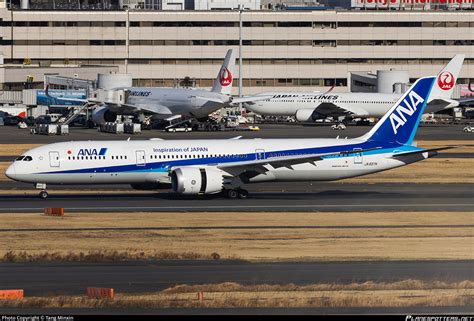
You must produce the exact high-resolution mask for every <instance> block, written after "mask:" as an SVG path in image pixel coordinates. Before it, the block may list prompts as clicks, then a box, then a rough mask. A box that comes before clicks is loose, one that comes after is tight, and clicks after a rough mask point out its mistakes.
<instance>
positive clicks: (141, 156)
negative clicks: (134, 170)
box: [135, 150, 146, 166]
mask: <svg viewBox="0 0 474 321" xmlns="http://www.w3.org/2000/svg"><path fill="white" fill-rule="evenodd" d="M135 156H136V159H137V166H145V164H146V160H145V151H144V150H137V151H135Z"/></svg>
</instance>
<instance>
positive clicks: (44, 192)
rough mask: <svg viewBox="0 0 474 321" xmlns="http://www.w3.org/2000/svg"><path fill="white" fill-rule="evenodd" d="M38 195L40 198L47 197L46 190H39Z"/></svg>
mask: <svg viewBox="0 0 474 321" xmlns="http://www.w3.org/2000/svg"><path fill="white" fill-rule="evenodd" d="M39 197H40V198H42V199H46V198H48V192H46V191H41V192H39Z"/></svg>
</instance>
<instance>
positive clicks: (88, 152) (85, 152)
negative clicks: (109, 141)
mask: <svg viewBox="0 0 474 321" xmlns="http://www.w3.org/2000/svg"><path fill="white" fill-rule="evenodd" d="M106 152H107V148H101V149H97V148H81V149H79V152H78V153H77V156H104V155H105V153H106Z"/></svg>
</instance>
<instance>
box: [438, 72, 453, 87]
mask: <svg viewBox="0 0 474 321" xmlns="http://www.w3.org/2000/svg"><path fill="white" fill-rule="evenodd" d="M438 86H439V88H441V89H443V90H450V89H451V88H453V87H454V76H453V74H452V73H450V72H449V71H445V72H442V73H440V74H439V76H438Z"/></svg>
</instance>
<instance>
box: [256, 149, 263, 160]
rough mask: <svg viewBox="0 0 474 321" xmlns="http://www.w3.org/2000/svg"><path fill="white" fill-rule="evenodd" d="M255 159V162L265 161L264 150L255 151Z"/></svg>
mask: <svg viewBox="0 0 474 321" xmlns="http://www.w3.org/2000/svg"><path fill="white" fill-rule="evenodd" d="M255 159H256V160H262V159H265V150H264V149H256V150H255Z"/></svg>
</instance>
